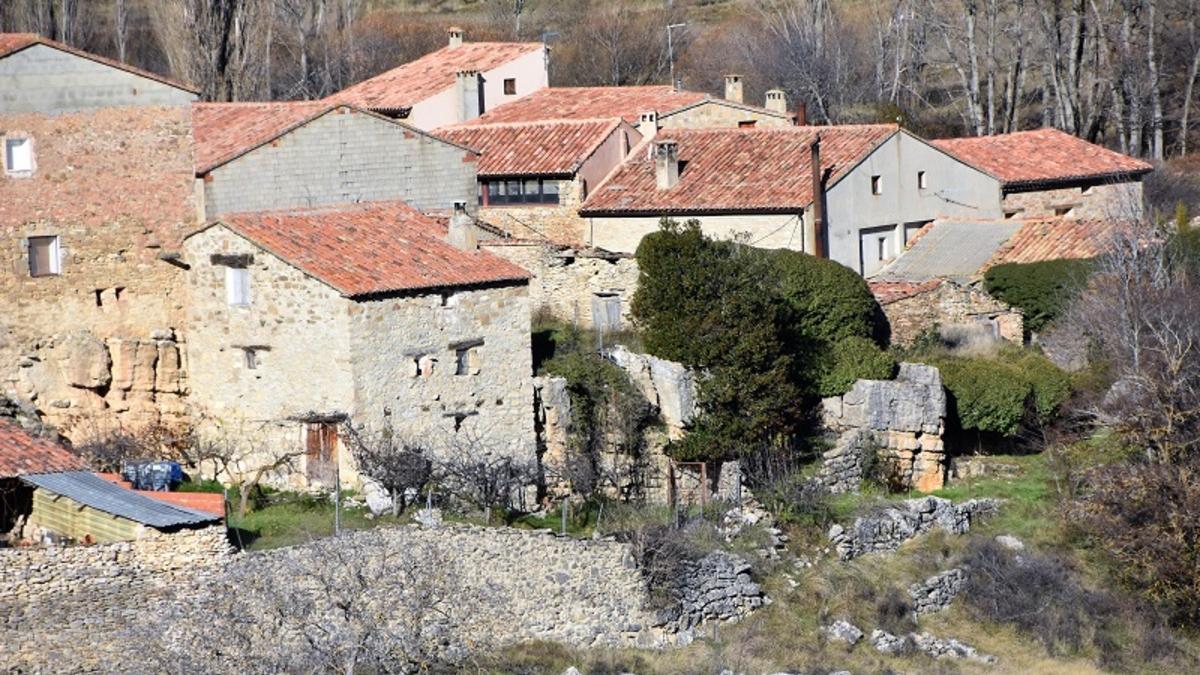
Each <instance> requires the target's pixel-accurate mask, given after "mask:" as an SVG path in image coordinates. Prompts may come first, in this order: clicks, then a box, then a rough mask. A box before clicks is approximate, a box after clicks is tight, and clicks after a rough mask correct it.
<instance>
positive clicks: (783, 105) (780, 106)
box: [763, 89, 788, 113]
mask: <svg viewBox="0 0 1200 675" xmlns="http://www.w3.org/2000/svg"><path fill="white" fill-rule="evenodd" d="M763 107H764V108H766V109H767V110H774V111H775V112H777V113H787V111H788V110H787V94H785V93H783V90H782V89H768V90H767V101H766V103H764V104H763Z"/></svg>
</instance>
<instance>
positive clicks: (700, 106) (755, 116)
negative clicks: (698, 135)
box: [658, 99, 792, 129]
mask: <svg viewBox="0 0 1200 675" xmlns="http://www.w3.org/2000/svg"><path fill="white" fill-rule="evenodd" d="M749 123H753V126H755V127H786V126H791V125H792V119H791V117H790V116H789V115H780V114H778V113H771V112H769V111H767V110H763V109H761V108H756V107H753V106H744V105H739V104H737V103H732V102H729V101H715V100H711V99H710V100H707V101H704V102H702V103H697V104H695V105H690V106H686V107H684V108H681V109H679V110H675V111H672V112H670V113H667V114H664V115H661V116H660V117H659V118H658V124H659V126H660V127H661V128H664V129H684V128H687V129H705V128H711V127H736V126H739V125H741V124H749Z"/></svg>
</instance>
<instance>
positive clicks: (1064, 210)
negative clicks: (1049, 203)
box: [1054, 206, 1075, 216]
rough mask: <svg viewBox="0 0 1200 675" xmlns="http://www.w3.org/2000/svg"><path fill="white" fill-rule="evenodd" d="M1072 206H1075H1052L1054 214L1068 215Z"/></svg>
mask: <svg viewBox="0 0 1200 675" xmlns="http://www.w3.org/2000/svg"><path fill="white" fill-rule="evenodd" d="M1074 208H1075V207H1073V206H1056V207H1054V215H1056V216H1070V215H1071V211H1072V210H1073V209H1074Z"/></svg>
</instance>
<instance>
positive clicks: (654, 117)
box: [637, 110, 658, 139]
mask: <svg viewBox="0 0 1200 675" xmlns="http://www.w3.org/2000/svg"><path fill="white" fill-rule="evenodd" d="M637 130H638V133H639V134H641V135H642V138H643V139H647V138H654V136H655V135H656V134H658V113H657V112H655V111H653V110H651V111H649V112H644V113H642V114H641V116H640V117H639V118H638V125H637Z"/></svg>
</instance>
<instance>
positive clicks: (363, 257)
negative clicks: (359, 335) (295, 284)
mask: <svg viewBox="0 0 1200 675" xmlns="http://www.w3.org/2000/svg"><path fill="white" fill-rule="evenodd" d="M217 222H218V223H220V224H223V225H225V226H226V227H228V228H229V229H231V230H233V231H234V232H236V233H238V234H240V235H241V236H243V237H245V238H246V239H249V240H250V241H252V242H254V243H255V244H257V245H259V246H261V247H262V248H264V249H265V250H267V251H269V252H270V253H272V254H273V255H275V256H278V257H279V258H280V259H282V260H283V261H285V262H287V263H288V264H290V265H293V266H295V267H296V268H297V269H299V270H301V271H303V272H305V273H306V274H309V275H311V276H312V277H315V278H316V279H318V280H320V281H322V282H324V283H326V284H328V285H329V286H331V287H333V288H334V289H335V290H337V291H338V292H339V293H341V294H342V295H344V296H346V297H356V296H363V295H372V294H376V293H389V292H395V291H410V290H421V289H431V288H444V287H448V286H468V285H474V284H484V283H495V282H508V281H511V282H519V281H524V280H527V279H528V278H529V273H528V272H526V271H525V270H523V269H521V268H520V267H518V266H516V265H514V264H513V263H510V262H508V261H507V260H505V259H503V258H501V257H499V256H496V255H493V254H491V253H487V252H485V251H479V250H475V251H464V250H462V249H459V248H457V247H455V246H453V245H451V244H450V243H449V242H447V241H446V230H447V228H446V226H444V225H442V224H440V223H439V222H437V220H435V219H433V218H430V217H429V216H426V215H424V214H422V213H421V212H420V211H417V210H416V209H414V208H412V207H411V206H409V205H407V204H405V203H403V202H376V203H369V204H368V203H364V204H357V205H341V206H335V207H326V208H316V209H304V210H290V211H259V212H252V213H235V214H230V215H227V216H223V217H221V219H220V220H219V221H217Z"/></svg>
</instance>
